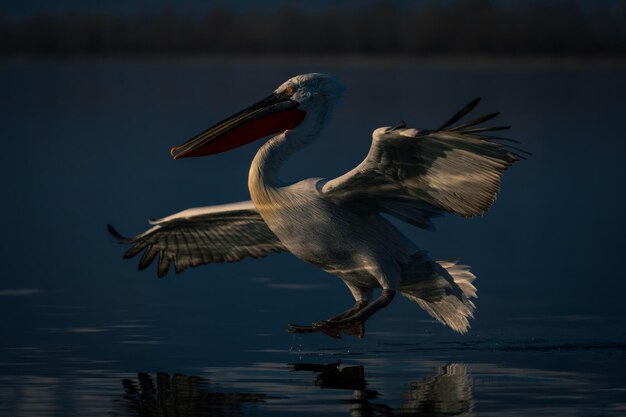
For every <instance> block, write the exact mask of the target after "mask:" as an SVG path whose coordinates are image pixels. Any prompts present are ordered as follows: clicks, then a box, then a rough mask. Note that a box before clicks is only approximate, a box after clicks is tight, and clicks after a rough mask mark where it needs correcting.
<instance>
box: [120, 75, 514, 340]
mask: <svg viewBox="0 0 626 417" xmlns="http://www.w3.org/2000/svg"><path fill="white" fill-rule="evenodd" d="M343 92H344V88H343V86H342V84H341V83H340V82H339V81H338V80H337V79H336V78H335V77H333V76H331V75H326V74H319V73H312V74H304V75H298V76H296V77H293V78H290V79H289V80H287V81H286V82H284V83H283V84H282V85H280V86H279V87H278V88H277V89H276V90H275V91H274V92H273V93H272V94H271V95H270V96H268V97H266V98H265V99H263V100H261V101H259V102H258V103H256V104H254V105H252V106H251V107H249V108H247V109H245V110H243V111H241V112H239V113H237V114H235V115H234V116H232V117H229V118H227V119H225V120H223V121H221V122H219V123H217V124H216V125H215V126H213V127H211V128H209V129H207V130H205V131H204V132H202V133H200V134H198V135H197V136H195V137H193V138H191V139H189V140H188V141H186V142H185V143H183V144H182V145H180V146H175V147H174V148H172V150H171V154H172V156H173V157H174V159H180V158H187V157H199V156H205V155H212V154H217V153H220V152H226V151H228V150H231V149H234V148H237V147H239V146H243V145H245V144H247V143H250V142H252V141H254V140H257V139H261V138H266V137H270V138H269V140H267V142H266V143H265V144H263V146H261V148H260V149H259V151H258V152H257V153H256V156H255V157H254V159H253V161H252V164H251V166H250V172H249V176H248V189H249V191H250V197H251V200H249V201H242V202H238V203H233V204H225V205H218V206H210V207H201V208H192V209H187V210H184V211H181V212H179V213H176V214H173V215H170V216H168V217H165V218H162V219H160V220H153V221H151V222H150V223H151V224H152V228H150V229H148V230H147V231H145V232H144V233H141V234H139V235H137V236H135V237H132V238H125V237H123V236H122V235H120V234H119V233H118V232H117V231H116V230H115V229H114V228H113V227H112V226H110V225H108V229H109V232H110V233H111V234H112V235H113V236H114V237H115V238H116V239H118V240H119V241H121V242H122V243H127V244H131V245H132V247H131V248H130V249H129V250H128V251H127V252H126V253H125V255H124V257H125V258H130V257H133V256H135V255H137V254H139V253H141V252H143V255H142V256H141V260H140V261H139V268H140V269H144V268H146V267H147V266H148V265H150V264H151V262H152V261H153V260H154V259H157V258H158V262H157V263H158V266H157V272H158V276H159V277H163V276H164V275H165V274H167V272H168V270H169V268H170V265H171V264H172V263H173V265H174V268H175V270H176V272H177V273H179V272H182V271H183V270H185V269H186V268H188V267H195V266H199V265H203V264H208V263H214V262H223V261H228V262H235V261H239V260H241V259H243V258H245V257H252V258H259V257H263V256H266V255H269V254H271V253H273V252H291V253H292V254H293V255H295V256H296V257H298V258H300V259H301V260H303V261H305V262H308V263H310V264H313V265H315V266H318V267H319V268H321V269H323V270H324V271H326V272H328V273H330V274H333V275H335V276H337V277H339V278H340V279H341V280H342V281H343V282H344V283H345V284H346V286H347V287H348V289H349V290H350V292H351V294H352V296H353V297H354V300H355V303H354V306H353V307H352V308H350V309H348V310H346V311H344V312H342V313H340V314H338V315H336V316H334V317H331V318H329V319H327V320H322V321H317V322H313V323H312V324H311V325H310V326H301V325H294V324H290V325H289V331H291V332H294V333H311V332H323V333H325V334H327V335H329V336H332V337H335V338H339V337H341V334H342V333H344V334H347V335H352V336H356V337H358V338H363V336H364V334H365V321H366V320H367V319H368V318H369V317H371V316H372V315H373V314H374V313H376V312H377V311H379V310H380V309H382V308H384V307H385V306H387V305H388V304H389V303H390V302H391V301H392V300H393V299H394V296H395V295H396V293H398V292H399V293H400V294H402V295H403V296H405V297H406V298H408V299H409V300H411V301H413V302H415V303H417V304H418V305H419V306H420V307H421V308H423V309H424V310H425V311H426V312H427V313H428V314H430V315H431V316H432V317H434V318H435V319H436V320H438V321H440V322H441V323H443V324H444V325H446V326H448V327H450V328H451V329H452V330H454V331H456V332H459V333H466V332H467V331H468V329H469V327H470V326H469V319H471V318H473V314H474V309H475V305H474V302H473V301H472V299H473V298H476V288H475V287H474V285H473V284H472V281H473V280H474V279H475V275H474V274H473V273H472V272H470V269H469V267H468V266H466V265H461V264H459V263H457V261H456V260H433V259H431V258H430V257H429V255H428V254H427V253H426V252H425V251H423V250H421V249H419V248H418V247H417V246H416V245H415V244H414V243H413V242H411V241H410V240H409V239H408V238H407V237H405V236H404V235H403V234H402V233H401V232H400V230H398V229H397V228H396V227H395V226H394V225H393V224H392V223H390V222H389V220H387V218H385V217H384V216H383V215H386V216H393V217H395V218H398V219H400V220H403V221H405V222H407V223H409V224H411V225H413V226H417V227H418V228H422V229H432V228H433V224H432V219H433V218H434V217H436V216H439V215H442V214H445V213H456V214H459V215H461V216H464V217H473V216H480V215H483V214H484V213H485V212H486V211H487V210H488V209H489V208H490V207H491V205H492V204H493V202H494V200H495V198H496V193H497V192H498V191H499V188H500V179H501V176H502V174H503V172H504V171H505V170H506V169H507V168H508V167H509V166H510V165H511V164H512V163H513V162H515V161H517V160H519V159H521V158H523V156H521V155H520V152H524V151H521V150H519V149H517V148H514V147H512V146H509V145H504V144H502V143H501V142H500V139H502V138H498V137H495V136H491V135H490V134H488V133H489V132H492V131H495V130H500V129H506V128H508V126H504V127H478V125H480V124H482V123H483V122H486V121H488V120H490V119H493V118H494V117H496V116H497V115H498V114H499V113H491V114H488V115H485V116H482V117H478V118H476V119H474V120H471V121H467V122H464V123H461V120H462V119H463V118H464V117H465V116H466V115H467V114H468V113H469V112H470V111H471V110H473V109H474V107H476V105H477V104H478V101H479V99H476V100H474V101H472V102H471V103H469V104H468V105H467V106H465V107H463V108H462V109H461V110H460V111H458V112H457V113H456V114H454V116H452V117H451V118H450V119H449V120H448V121H447V122H446V123H444V124H443V125H442V126H441V127H440V128H438V129H436V130H426V129H415V128H409V127H407V126H406V124H405V123H404V122H402V123H400V124H397V125H395V126H388V127H380V128H378V129H376V130H374V132H373V135H372V138H373V139H372V144H371V148H370V150H369V153H368V154H367V156H366V157H365V159H364V160H363V162H361V163H360V164H359V165H358V166H357V167H355V168H354V169H352V170H351V171H349V172H347V173H346V174H344V175H341V176H339V177H337V178H332V179H330V178H308V179H304V180H301V181H297V182H288V181H285V180H283V179H282V178H281V176H280V170H281V167H282V166H283V164H284V163H285V162H286V161H287V159H288V158H289V157H290V156H291V155H293V154H294V153H296V152H298V151H300V150H302V149H303V148H304V147H306V146H307V145H308V144H310V143H311V142H313V141H314V140H315V139H316V138H318V137H319V135H320V132H321V131H322V128H323V127H324V126H325V125H326V124H327V122H328V121H329V119H330V117H331V114H332V112H333V109H334V108H335V106H336V104H337V102H338V101H339V99H340V97H341V96H342V94H343ZM516 151H517V152H516ZM377 289H380V292H379V293H378V291H377V297H376V298H374V290H377Z"/></svg>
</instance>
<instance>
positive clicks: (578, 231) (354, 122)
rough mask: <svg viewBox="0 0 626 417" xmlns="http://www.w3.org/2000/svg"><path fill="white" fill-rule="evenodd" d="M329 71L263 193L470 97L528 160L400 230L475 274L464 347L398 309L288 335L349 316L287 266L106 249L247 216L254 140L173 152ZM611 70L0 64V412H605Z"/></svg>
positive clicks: (617, 361) (616, 209) (342, 165)
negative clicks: (192, 212)
mask: <svg viewBox="0 0 626 417" xmlns="http://www.w3.org/2000/svg"><path fill="white" fill-rule="evenodd" d="M310 71H324V72H330V73H333V74H336V75H337V76H338V77H339V78H340V79H342V80H343V82H344V83H345V84H346V87H347V88H348V90H347V94H346V97H345V99H344V101H343V103H342V105H341V107H340V108H338V110H337V112H336V116H335V118H334V120H333V121H332V123H331V125H329V127H328V129H327V130H326V131H325V132H324V134H323V137H322V138H320V140H319V141H318V142H316V143H315V144H314V145H312V146H311V147H309V148H307V149H306V151H303V152H302V154H300V155H297V156H296V157H295V158H294V160H293V161H292V162H290V163H289V165H288V166H287V169H286V171H285V176H287V177H289V178H293V179H296V178H302V177H305V176H332V175H338V174H341V173H343V172H345V171H346V170H348V169H349V168H351V167H352V166H354V165H355V164H356V163H358V162H359V161H360V160H361V159H362V158H363V157H364V155H365V153H366V152H367V149H368V147H369V142H370V135H371V132H372V131H373V130H374V129H375V128H376V127H379V126H384V125H393V124H396V123H397V122H399V121H400V120H406V122H407V123H408V124H409V125H414V126H416V127H426V128H432V127H436V126H438V125H439V124H440V123H441V122H443V121H445V120H446V119H447V118H448V117H449V116H450V114H451V113H453V112H454V111H456V110H457V108H458V107H460V106H462V105H464V104H465V103H466V102H467V101H469V100H470V99H472V98H473V97H475V96H482V97H483V98H484V100H483V103H481V106H480V110H481V111H484V112H485V113H486V112H491V111H496V110H500V111H502V116H501V122H502V123H506V124H511V125H513V126H514V128H513V129H512V130H511V131H510V135H511V137H515V138H518V139H521V140H523V141H524V142H525V144H524V147H525V148H526V149H528V150H529V151H531V152H532V153H533V156H532V157H531V158H530V159H529V160H527V161H524V162H522V163H519V164H516V165H515V166H514V167H512V168H511V169H510V170H509V171H508V172H507V173H506V175H505V177H504V180H503V190H502V192H501V194H500V195H499V197H498V200H497V202H496V204H495V206H494V207H493V209H492V210H491V211H490V212H489V214H488V215H487V216H485V217H484V218H480V219H472V220H466V219H461V218H454V217H448V218H443V219H440V220H439V221H437V222H436V225H437V231H436V232H434V233H433V232H424V231H421V230H417V229H413V228H411V227H409V226H405V225H400V227H402V230H403V231H404V232H405V233H407V235H409V236H410V237H411V238H412V239H414V240H415V241H416V242H418V244H419V245H420V246H421V247H423V248H424V249H427V250H429V251H430V252H431V254H432V255H433V257H435V258H450V257H460V258H461V259H462V261H463V262H464V263H467V264H469V265H471V266H472V270H473V271H474V272H475V273H476V275H477V276H478V280H477V281H476V286H477V288H478V291H479V299H478V302H477V305H478V310H477V317H476V319H475V320H474V321H473V322H472V330H471V331H470V334H469V335H467V336H459V335H455V334H453V333H452V332H451V331H450V330H448V329H446V328H444V327H443V326H441V325H439V324H437V323H434V322H433V321H432V320H430V318H429V317H428V316H427V315H426V314H425V313H424V312H422V311H420V310H419V308H418V307H417V306H415V305H413V304H411V303H409V302H408V301H406V300H403V299H401V298H397V299H396V300H395V301H394V302H393V303H392V305H391V306H390V307H388V308H386V309H385V310H383V311H381V312H380V313H378V314H376V315H375V316H374V317H373V318H372V319H371V320H369V321H368V323H367V330H366V338H365V339H364V340H363V341H359V340H356V339H352V338H344V339H341V340H339V341H336V340H333V339H330V338H327V337H326V336H324V335H301V336H297V335H292V334H289V333H287V332H286V325H287V324H288V323H301V324H307V323H309V322H311V321H316V320H319V319H323V318H327V317H329V316H331V315H333V314H334V313H337V312H338V311H340V310H342V309H344V308H346V307H348V306H349V305H350V304H351V297H350V295H349V293H348V291H347V290H346V289H345V288H344V286H343V284H342V283H341V282H340V281H339V280H337V279H336V278H334V277H332V276H329V275H327V274H325V273H324V272H322V271H319V270H317V269H316V268H315V267H312V266H310V265H306V264H304V263H301V262H300V261H298V260H297V259H295V258H293V257H292V256H290V255H289V254H280V255H273V256H271V257H268V258H266V259H262V260H256V261H254V260H246V261H243V262H241V263H237V264H220V265H210V266H205V267H202V268H197V269H194V270H188V271H185V272H184V273H183V274H181V275H174V274H173V275H171V276H167V277H166V278H165V279H162V280H158V279H157V278H156V271H155V270H153V269H149V270H148V271H143V272H138V271H137V270H136V263H135V260H132V261H124V260H122V259H121V255H122V253H123V248H122V247H120V246H119V245H117V244H115V243H113V242H112V239H111V238H110V237H109V236H108V235H107V234H106V230H105V225H106V223H113V224H114V225H115V226H117V227H118V228H119V229H120V230H121V231H122V232H125V233H128V234H132V233H135V232H139V231H141V230H143V228H144V227H145V226H146V223H145V221H146V220H147V219H148V218H151V217H161V216H164V215H167V214H170V213H172V212H175V211H178V210H181V209H184V208H188V207H193V206H203V205H210V204H220V203H226V202H230V201H239V200H244V199H248V195H247V188H246V187H247V184H246V178H247V167H248V164H249V162H250V160H251V159H252V157H253V155H254V153H255V152H256V150H257V149H258V146H259V145H258V144H254V145H250V146H247V147H244V148H240V149H238V150H236V151H233V152H230V153H226V154H222V155H218V156H214V157H211V158H196V159H189V160H180V161H172V160H171V157H170V156H169V154H168V150H169V148H170V147H171V146H173V145H175V144H179V143H181V142H183V141H184V140H186V139H187V138H188V137H190V136H192V135H194V134H195V133H197V132H199V131H201V130H203V129H204V128H206V127H207V126H209V125H210V124H211V123H213V122H215V121H217V120H221V119H222V118H224V117H225V116H228V115H230V114H232V113H233V112H235V111H238V110H240V109H241V108H242V107H243V106H247V105H248V104H250V103H253V102H254V101H255V100H258V99H260V98H262V97H264V96H266V95H267V94H268V92H270V91H272V90H273V89H274V88H275V86H276V85H278V84H280V83H281V82H282V81H283V80H284V79H286V78H288V77H290V76H292V75H294V74H298V73H302V72H310ZM625 75H626V73H625V70H624V69H622V68H591V67H590V68H585V67H577V68H555V67H537V68H524V69H515V68H512V67H508V68H504V69H503V68H500V69H498V68H461V67H453V66H441V67H437V66H427V67H420V66H418V65H412V66H393V65H389V66H371V67H370V66H367V65H349V64H342V65H339V64H318V65H291V66H290V65H271V64H258V63H257V64H254V65H252V64H243V63H241V62H239V63H236V64H235V63H233V64H227V63H219V64H218V63H215V62H199V61H194V62H191V61H181V62H177V63H171V62H159V61H149V62H143V61H119V62H118V61H106V62H11V63H4V64H2V65H0V87H1V89H2V91H3V93H2V94H1V95H0V119H1V123H0V137H1V138H2V143H3V145H4V152H2V153H1V154H0V174H1V175H2V178H4V179H5V181H4V189H3V192H4V195H5V199H4V202H5V204H3V205H2V206H0V218H1V219H2V220H1V221H2V224H1V226H2V230H3V232H4V233H3V236H4V237H5V238H4V239H2V240H1V242H0V245H1V248H0V249H1V250H0V253H2V255H1V256H2V258H1V259H2V265H3V268H2V273H1V274H0V314H2V317H3V318H4V319H3V320H2V322H1V324H0V331H1V335H2V337H1V338H0V353H1V356H0V415H7V416H53V415H54V416H56V415H59V416H72V415H77V416H79V415H80V416H83V415H90V416H100V415H102V416H109V415H121V416H127V415H130V416H133V415H137V416H160V415H179V416H198V415H293V414H295V413H306V414H310V415H337V416H346V415H363V416H370V415H381V416H388V415H424V416H426V415H429V416H432V415H435V416H436V415H446V416H451V415H468V414H469V415H520V416H521V415H546V416H557V415H563V416H566V415H567V416H572V415H575V416H595V415H609V416H610V415H615V416H617V415H623V414H624V413H625V412H626V401H624V398H626V380H625V378H624V371H625V369H624V367H625V365H624V363H625V361H624V359H625V352H626V337H625V335H626V331H625V330H626V329H625V328H624V325H623V322H624V319H625V318H626V312H625V310H624V303H623V301H622V298H623V293H624V290H626V283H625V282H626V281H625V280H624V279H623V278H624V274H623V272H622V271H623V265H622V259H623V249H624V243H623V236H624V231H625V229H626V228H625V227H624V226H625V224H624V222H625V221H624V217H623V216H622V213H623V212H624V209H625V208H626V207H625V206H626V204H625V199H624V196H623V193H622V192H621V190H622V189H623V184H622V180H623V178H624V177H625V174H626V164H624V162H625V161H624V151H625V150H626V145H625V143H626V142H625V141H624V137H623V133H622V127H623V126H622V125H623V116H624V114H626V105H625V103H624V100H623V97H624V96H626V77H625Z"/></svg>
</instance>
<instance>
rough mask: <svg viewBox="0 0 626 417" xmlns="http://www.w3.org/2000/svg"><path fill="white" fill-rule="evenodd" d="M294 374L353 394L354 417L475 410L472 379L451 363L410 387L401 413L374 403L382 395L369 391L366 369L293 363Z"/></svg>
mask: <svg viewBox="0 0 626 417" xmlns="http://www.w3.org/2000/svg"><path fill="white" fill-rule="evenodd" d="M292 369H293V370H294V371H311V372H315V373H316V376H315V385H317V386H319V387H320V388H321V389H346V390H352V391H353V401H352V408H351V410H350V411H351V413H350V414H351V416H354V417H369V416H396V415H402V416H429V417H438V416H441V417H443V416H459V415H463V414H467V413H470V412H471V411H472V409H473V398H472V395H473V386H472V380H471V377H470V376H469V374H468V372H467V367H466V366H465V365H463V364H457V363H455V364H448V365H445V366H442V367H440V368H438V369H437V372H436V373H435V375H432V376H429V377H425V378H422V379H421V380H419V381H418V382H415V383H413V384H411V386H410V389H409V390H407V391H406V392H405V393H404V398H405V401H404V403H403V404H402V405H401V407H400V408H399V409H398V410H394V409H393V408H391V407H390V406H388V405H386V404H381V403H378V402H376V403H373V402H371V400H374V399H377V398H378V397H379V396H380V393H379V392H378V391H375V390H371V389H367V388H366V387H367V385H368V384H367V381H366V380H365V369H364V367H363V366H346V367H342V366H341V362H336V363H331V364H310V363H297V364H292Z"/></svg>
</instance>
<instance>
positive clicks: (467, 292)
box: [398, 252, 476, 334]
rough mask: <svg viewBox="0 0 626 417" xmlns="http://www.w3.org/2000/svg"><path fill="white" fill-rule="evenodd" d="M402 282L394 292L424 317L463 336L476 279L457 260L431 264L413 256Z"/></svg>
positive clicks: (474, 293) (418, 256) (470, 310)
mask: <svg viewBox="0 0 626 417" xmlns="http://www.w3.org/2000/svg"><path fill="white" fill-rule="evenodd" d="M403 275H404V278H405V279H404V282H403V283H402V284H401V285H400V287H399V288H398V290H399V291H400V293H401V294H402V295H404V296H405V297H406V298H408V299H409V300H411V301H413V302H415V303H417V304H418V305H419V306H420V307H422V308H423V309H424V310H426V312H427V313H428V314H430V315H431V316H432V317H434V318H435V319H437V320H439V321H440V322H441V323H443V324H445V325H446V326H448V327H450V328H451V329H452V330H454V331H455V332H458V333H462V334H465V333H467V331H468V329H469V327H470V324H469V319H471V318H473V317H474V309H475V306H474V303H473V302H472V300H470V298H476V287H474V285H472V281H474V279H476V276H475V275H474V274H472V273H471V272H470V268H469V266H467V265H459V264H457V260H447V261H432V260H430V259H429V258H428V257H426V256H425V254H424V253H422V252H418V253H416V254H415V255H414V256H413V257H412V259H411V262H409V263H408V264H407V265H405V268H404V270H403Z"/></svg>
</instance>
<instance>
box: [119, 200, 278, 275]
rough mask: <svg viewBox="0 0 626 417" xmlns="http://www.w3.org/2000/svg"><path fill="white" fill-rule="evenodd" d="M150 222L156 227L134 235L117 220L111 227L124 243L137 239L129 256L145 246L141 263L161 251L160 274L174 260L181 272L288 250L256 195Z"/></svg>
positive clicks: (159, 258) (167, 269)
mask: <svg viewBox="0 0 626 417" xmlns="http://www.w3.org/2000/svg"><path fill="white" fill-rule="evenodd" d="M150 223H151V224H153V225H154V227H152V228H151V229H149V230H147V231H145V232H144V233H142V234H140V235H137V236H135V237H133V238H125V237H123V236H122V235H120V234H119V233H118V232H117V231H116V230H115V229H114V228H113V226H111V225H108V229H109V232H110V233H111V235H113V237H115V238H116V239H117V240H119V241H120V242H121V243H128V244H132V245H133V246H132V247H131V248H130V249H129V250H128V251H127V252H126V253H125V254H124V258H132V257H133V256H135V255H137V254H138V253H140V252H143V255H142V256H141V260H140V261H139V269H144V268H146V267H148V266H149V265H150V263H152V261H153V260H154V259H155V258H156V257H157V255H158V264H159V265H158V275H159V277H163V276H164V275H165V274H167V272H168V271H169V268H170V263H171V262H174V268H175V270H176V272H177V273H179V272H182V271H184V270H185V269H186V268H188V267H190V266H198V265H203V264H208V263H217V262H224V261H227V262H235V261H239V260H241V259H243V258H245V257H247V256H249V257H252V258H260V257H263V256H267V255H269V254H270V253H272V252H282V251H286V250H287V249H286V248H285V247H284V246H283V244H282V243H281V242H280V240H279V239H278V237H276V235H274V233H272V231H271V230H270V229H269V227H267V224H265V222H264V221H263V219H262V218H261V215H260V214H259V213H258V212H257V211H256V209H255V208H254V205H253V204H252V202H251V201H242V202H239V203H234V204H224V205H220V206H212V207H200V208H193V209H188V210H184V211H181V212H180V213H176V214H173V215H171V216H168V217H165V218H163V219H160V220H153V221H150Z"/></svg>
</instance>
